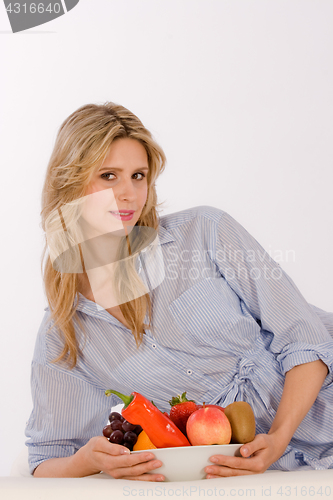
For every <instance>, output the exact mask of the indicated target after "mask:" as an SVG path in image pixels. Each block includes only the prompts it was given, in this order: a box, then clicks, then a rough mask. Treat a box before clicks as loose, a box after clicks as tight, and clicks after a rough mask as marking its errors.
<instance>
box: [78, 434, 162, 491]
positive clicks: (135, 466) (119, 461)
mask: <svg viewBox="0 0 333 500" xmlns="http://www.w3.org/2000/svg"><path fill="white" fill-rule="evenodd" d="M74 457H76V460H79V461H81V460H82V461H84V462H85V463H86V464H87V465H88V467H89V470H90V474H97V473H99V472H101V471H103V472H105V473H106V474H109V476H112V477H113V478H115V479H132V480H137V481H164V479H165V477H164V476H162V475H161V474H149V472H150V471H151V470H152V469H156V468H158V467H161V465H162V462H160V461H159V460H154V458H155V456H154V455H153V453H151V452H142V453H135V454H130V452H129V450H128V448H126V447H125V446H121V445H119V444H112V443H110V442H109V440H108V439H107V438H105V437H102V436H98V437H94V438H92V439H90V440H89V441H88V443H87V444H86V445H85V446H83V447H82V448H80V450H78V451H77V453H76V454H75V455H74V456H73V458H74Z"/></svg>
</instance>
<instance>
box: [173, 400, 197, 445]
mask: <svg viewBox="0 0 333 500" xmlns="http://www.w3.org/2000/svg"><path fill="white" fill-rule="evenodd" d="M169 403H170V405H171V410H170V416H169V418H170V420H172V422H173V423H174V424H176V426H177V427H178V429H179V430H181V431H182V432H183V434H185V436H186V422H187V419H188V418H189V416H190V415H191V414H192V413H193V412H194V411H195V410H197V409H198V405H197V404H196V403H195V401H193V399H190V400H189V399H187V397H186V392H183V394H182V395H181V396H180V395H178V396H177V397H172V399H171V401H169Z"/></svg>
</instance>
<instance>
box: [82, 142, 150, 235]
mask: <svg viewBox="0 0 333 500" xmlns="http://www.w3.org/2000/svg"><path fill="white" fill-rule="evenodd" d="M148 170H149V166H148V157H147V153H146V150H145V148H144V147H143V145H142V144H141V143H140V142H139V141H136V140H135V139H129V138H121V139H116V140H115V141H114V142H113V143H112V144H111V147H110V150H109V153H108V155H107V157H106V159H105V161H104V163H103V165H102V166H101V168H100V169H99V170H98V171H97V172H95V173H94V176H93V178H92V180H91V182H90V184H89V186H88V189H87V191H86V196H85V198H84V206H83V213H82V221H81V223H82V228H83V230H84V232H85V234H86V235H87V236H88V237H89V238H93V237H94V236H99V235H101V234H106V233H111V232H114V231H119V230H123V229H124V227H127V228H128V230H127V231H130V230H131V227H133V226H135V224H136V223H137V221H138V220H139V217H140V215H141V212H142V209H143V207H144V205H145V203H146V200H147V193H148V183H147V174H148Z"/></svg>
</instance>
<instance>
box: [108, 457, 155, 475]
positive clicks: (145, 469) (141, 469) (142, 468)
mask: <svg viewBox="0 0 333 500" xmlns="http://www.w3.org/2000/svg"><path fill="white" fill-rule="evenodd" d="M161 466H162V462H161V461H160V460H149V461H148V462H142V463H139V464H137V465H133V466H130V467H117V468H116V469H114V468H113V470H112V471H110V475H112V477H114V478H116V479H124V478H126V477H131V478H132V479H133V478H134V477H137V476H141V475H145V476H146V475H147V474H150V472H151V471H152V470H154V469H158V468H159V467H161ZM104 472H105V471H104ZM153 476H154V477H160V476H161V474H158V473H155V474H153ZM163 480H164V477H163Z"/></svg>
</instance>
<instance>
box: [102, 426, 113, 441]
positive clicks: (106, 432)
mask: <svg viewBox="0 0 333 500" xmlns="http://www.w3.org/2000/svg"><path fill="white" fill-rule="evenodd" d="M112 430H113V429H112V427H111V425H106V426H105V427H104V429H103V436H105V437H106V438H109V437H110V436H111V434H112Z"/></svg>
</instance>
